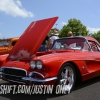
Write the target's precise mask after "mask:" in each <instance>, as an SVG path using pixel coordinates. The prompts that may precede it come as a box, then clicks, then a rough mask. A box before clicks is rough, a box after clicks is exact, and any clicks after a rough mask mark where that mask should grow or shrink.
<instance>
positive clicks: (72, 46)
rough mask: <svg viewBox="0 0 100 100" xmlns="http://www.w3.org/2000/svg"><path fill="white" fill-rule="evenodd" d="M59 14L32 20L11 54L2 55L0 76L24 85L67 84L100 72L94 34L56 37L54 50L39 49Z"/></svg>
mask: <svg viewBox="0 0 100 100" xmlns="http://www.w3.org/2000/svg"><path fill="white" fill-rule="evenodd" d="M57 19H58V17H53V18H48V19H43V20H39V21H35V22H32V23H31V24H30V25H29V27H28V28H27V29H26V30H25V32H24V33H23V34H22V36H21V37H20V39H19V41H18V42H17V43H16V45H15V46H14V47H13V49H12V51H11V52H10V54H9V55H8V56H7V55H4V56H0V65H1V68H0V77H1V78H2V79H3V80H6V81H9V82H17V83H22V84H54V85H55V86H56V85H58V84H60V85H66V88H64V89H65V91H66V92H68V93H70V92H71V90H72V89H73V87H74V86H75V83H76V81H78V80H79V79H81V80H82V81H85V80H88V79H90V78H93V77H96V76H99V75H100V44H99V43H98V42H97V41H96V40H95V39H93V38H91V37H83V36H80V37H69V38H60V39H57V40H56V41H55V42H54V44H53V46H52V48H51V50H50V51H46V52H37V51H38V49H39V47H40V45H41V43H42V41H43V40H44V39H45V37H46V35H47V34H48V33H49V31H50V29H51V28H52V26H53V25H54V23H55V22H56V20H57Z"/></svg>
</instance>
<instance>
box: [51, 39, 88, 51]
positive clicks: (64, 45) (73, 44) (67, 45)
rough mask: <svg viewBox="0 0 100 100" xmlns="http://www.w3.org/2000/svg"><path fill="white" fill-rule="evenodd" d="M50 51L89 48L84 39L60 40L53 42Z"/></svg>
mask: <svg viewBox="0 0 100 100" xmlns="http://www.w3.org/2000/svg"><path fill="white" fill-rule="evenodd" d="M52 49H53V50H61V49H74V50H83V49H84V50H89V46H88V44H87V42H86V40H85V39H84V38H62V39H58V40H56V41H55V42H54V44H53V46H52Z"/></svg>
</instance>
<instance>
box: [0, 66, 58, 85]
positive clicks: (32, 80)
mask: <svg viewBox="0 0 100 100" xmlns="http://www.w3.org/2000/svg"><path fill="white" fill-rule="evenodd" d="M4 69H9V70H10V69H11V71H12V69H14V70H16V68H9V67H8V68H6V67H3V68H0V78H1V79H4V80H7V81H11V82H17V83H22V84H27V82H29V83H45V82H50V81H53V80H56V79H57V77H51V78H45V77H44V76H43V74H41V73H39V72H35V71H33V72H30V74H29V75H27V71H26V70H23V69H17V70H19V72H20V71H25V73H26V76H18V75H12V74H10V73H9V74H8V73H5V71H4V72H3V70H4ZM35 75H39V76H41V78H37V77H33V76H35ZM6 76H9V77H6ZM19 77H20V80H18V79H17V78H19Z"/></svg>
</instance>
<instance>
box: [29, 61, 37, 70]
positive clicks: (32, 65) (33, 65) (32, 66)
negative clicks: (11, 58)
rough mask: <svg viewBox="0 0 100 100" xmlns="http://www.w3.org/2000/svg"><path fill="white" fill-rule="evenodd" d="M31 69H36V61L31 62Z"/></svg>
mask: <svg viewBox="0 0 100 100" xmlns="http://www.w3.org/2000/svg"><path fill="white" fill-rule="evenodd" d="M30 67H31V68H32V69H34V68H35V67H36V63H35V61H34V60H31V61H30Z"/></svg>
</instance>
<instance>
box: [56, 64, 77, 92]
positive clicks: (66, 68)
mask: <svg viewBox="0 0 100 100" xmlns="http://www.w3.org/2000/svg"><path fill="white" fill-rule="evenodd" d="M75 81H76V74H75V70H74V67H73V66H72V65H71V64H70V63H66V64H64V65H63V66H62V68H61V69H60V71H59V74H58V79H57V82H56V85H55V87H57V85H61V86H64V87H63V91H65V92H66V93H70V92H71V91H72V89H73V87H74V85H75ZM55 89H56V88H55Z"/></svg>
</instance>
